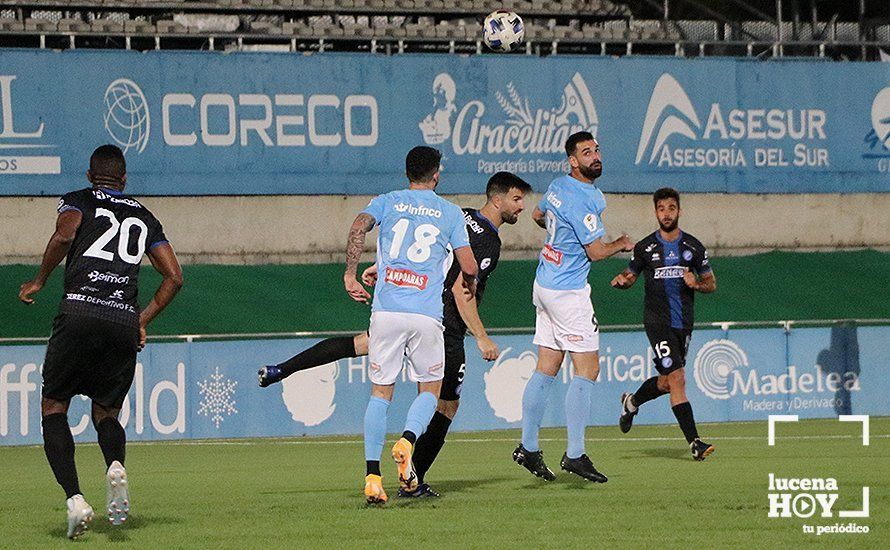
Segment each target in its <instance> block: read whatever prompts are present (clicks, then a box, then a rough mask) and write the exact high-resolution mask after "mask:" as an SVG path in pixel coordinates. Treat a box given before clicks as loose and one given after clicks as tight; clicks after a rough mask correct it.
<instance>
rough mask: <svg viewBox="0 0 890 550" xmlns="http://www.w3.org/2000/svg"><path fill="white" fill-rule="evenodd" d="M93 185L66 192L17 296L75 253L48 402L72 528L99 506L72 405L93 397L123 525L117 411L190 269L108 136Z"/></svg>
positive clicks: (114, 515) (124, 493)
mask: <svg viewBox="0 0 890 550" xmlns="http://www.w3.org/2000/svg"><path fill="white" fill-rule="evenodd" d="M87 178H88V179H89V180H90V183H92V184H93V186H92V187H91V188H88V189H83V190H80V191H75V192H72V193H68V194H67V195H65V196H64V197H62V199H61V200H60V201H59V208H58V210H59V216H58V218H57V219H56V230H55V232H54V233H53V235H52V237H51V238H50V240H49V243H48V244H47V246H46V251H45V252H44V254H43V261H42V262H41V265H40V270H39V271H38V273H37V276H36V277H34V279H32V280H31V281H28V282H26V283H24V284H23V285H22V286H21V289H20V290H19V299H20V300H21V301H22V302H24V303H26V304H30V303H33V302H34V299H33V298H32V295H34V294H36V293H37V292H39V291H40V289H41V288H43V285H44V284H45V283H46V281H47V279H48V278H49V276H50V274H52V272H53V270H54V269H55V268H56V266H57V265H58V264H59V262H61V261H62V258H64V257H66V256H67V261H66V263H65V293H64V296H63V298H62V303H61V305H60V306H59V315H58V316H56V318H55V320H54V321H53V331H52V336H51V337H50V339H49V344H48V345H47V348H46V359H45V360H44V362H43V389H42V400H41V404H40V408H41V413H42V417H43V421H42V426H43V443H44V450H45V451H46V458H47V460H48V461H49V464H50V467H51V468H52V470H53V473H54V474H55V476H56V481H58V482H59V485H61V486H62V489H63V490H64V491H65V494H66V496H67V497H68V501H67V503H66V505H67V509H68V537H69V538H77V537H79V536H80V535H82V534H83V532H84V531H85V530H86V528H87V525H88V523H89V521H90V520H91V519H92V517H93V509H92V507H90V505H89V504H87V502H86V501H85V500H84V498H83V495H82V494H81V493H80V487H79V482H78V479H77V469H76V467H75V465H74V439H72V437H71V429H70V428H69V425H68V405H69V403H70V401H71V398H72V397H74V396H75V395H77V394H80V395H85V396H87V397H89V398H90V399H91V400H92V411H91V413H92V414H91V417H92V419H93V424H94V425H95V427H96V433H97V435H98V440H99V447H100V448H101V449H102V455H103V456H104V457H105V465H106V466H107V467H108V470H107V471H106V482H107V485H108V487H107V488H108V493H107V494H108V501H107V512H108V520H109V521H110V522H111V523H112V524H113V525H120V524H122V523H123V522H124V521H125V520H126V519H127V514H128V513H129V510H130V503H129V493H128V488H127V487H128V485H127V472H126V470H124V456H125V454H126V448H125V447H126V433H125V432H124V429H123V427H122V426H121V424H120V422H119V421H118V414H119V413H120V409H121V406H122V405H123V402H124V399H125V398H126V396H127V392H128V391H129V389H130V384H131V383H132V382H133V375H134V372H135V368H136V353H137V351H138V350H139V349H141V347H142V346H143V345H144V344H145V327H146V326H147V325H148V323H150V322H151V320H152V319H154V317H155V316H156V315H157V314H158V313H160V312H161V310H163V309H164V308H165V307H166V306H167V304H169V303H170V301H171V300H172V299H173V297H174V296H175V295H176V293H177V292H178V291H179V289H180V287H181V286H182V270H181V268H180V267H179V262H178V261H177V259H176V255H175V254H174V253H173V248H172V247H171V246H170V244H169V243H168V242H167V238H166V237H165V236H164V230H163V229H162V228H161V224H160V223H159V222H158V220H157V219H156V218H155V217H154V216H153V215H152V214H151V212H149V211H148V209H146V208H145V207H144V206H143V205H142V204H140V203H139V201H137V200H136V199H134V198H132V197H129V196H127V195H124V193H123V191H124V187H125V186H126V183H127V173H126V161H125V160H124V154H123V152H122V151H121V150H120V149H119V148H118V147H115V146H114V145H103V146H102V147H99V148H98V149H96V150H95V151H94V152H93V154H92V156H91V157H90V169H89V171H88V172H87ZM145 254H148V255H149V256H150V258H151V263H152V265H153V266H154V268H155V269H157V270H158V272H160V273H161V275H162V276H163V281H162V283H161V286H160V287H159V288H158V291H157V292H156V293H155V295H154V296H153V297H152V299H151V301H150V302H149V303H148V305H147V307H146V308H145V309H143V310H142V311H140V310H139V304H138V302H137V294H138V280H139V264H140V263H141V262H142V257H143V256H144V255H145Z"/></svg>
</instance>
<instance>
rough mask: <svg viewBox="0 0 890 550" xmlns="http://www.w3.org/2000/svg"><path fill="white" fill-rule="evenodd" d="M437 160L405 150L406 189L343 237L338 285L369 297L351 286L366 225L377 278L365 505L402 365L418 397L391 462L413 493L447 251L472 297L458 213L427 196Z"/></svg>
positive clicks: (381, 494)
mask: <svg viewBox="0 0 890 550" xmlns="http://www.w3.org/2000/svg"><path fill="white" fill-rule="evenodd" d="M441 158H442V155H441V153H439V151H437V150H436V149H433V148H431V147H415V148H414V149H412V150H411V151H410V152H409V153H408V156H407V159H406V162H405V169H406V175H407V176H408V181H409V187H408V189H405V190H400V191H392V192H390V193H387V194H385V195H380V196H378V197H376V198H374V199H373V200H372V201H371V202H370V204H368V206H367V207H366V208H365V209H364V210H363V211H362V212H361V213H360V214H359V215H358V216H357V217H356V218H355V221H354V222H353V224H352V228H351V229H350V232H349V242H348V245H347V251H346V272H345V274H344V284H345V287H346V291H347V292H348V293H349V295H350V296H351V297H352V298H353V299H354V300H357V301H361V302H366V301H367V299H368V298H369V297H370V295H369V294H368V292H367V291H366V290H365V288H364V287H363V286H362V284H361V283H360V282H359V281H358V280H357V279H356V268H357V266H358V262H359V258H360V257H361V253H362V248H363V247H364V241H365V234H366V233H367V232H368V231H370V230H371V229H372V228H373V227H374V226H379V227H380V233H379V237H378V239H377V273H378V276H377V283H376V285H375V287H374V305H373V307H372V309H371V326H370V329H369V331H368V332H369V334H370V341H369V347H368V360H369V363H370V366H371V371H370V379H371V384H372V387H371V399H370V401H369V402H368V408H367V410H366V412H365V430H364V434H365V460H366V466H367V476H366V477H365V497H366V499H367V501H368V502H369V503H384V502H386V499H387V496H386V492H385V491H384V490H383V484H382V480H381V475H380V455H381V453H382V452H383V443H384V438H385V436H386V416H387V411H388V409H389V404H390V402H391V401H392V396H393V389H394V385H395V381H396V378H397V377H398V375H399V373H400V372H401V370H402V366H403V362H404V363H405V364H406V366H407V369H408V375H409V377H410V378H411V380H412V381H413V382H417V383H418V395H417V397H416V398H415V399H414V402H413V403H412V404H411V408H410V409H409V410H408V418H407V420H406V422H405V430H404V432H403V433H402V437H401V439H399V441H398V442H396V444H395V446H394V447H393V449H392V455H393V458H394V459H395V461H396V464H397V465H398V470H399V484H400V485H401V487H402V489H404V490H405V491H409V492H413V491H415V490H416V489H417V486H418V481H417V475H416V474H415V472H414V466H413V463H412V461H411V455H412V453H413V450H414V443H415V442H416V441H417V438H418V437H420V436H421V435H422V434H423V432H424V431H425V430H426V427H427V426H428V425H429V423H430V419H432V417H433V413H435V411H436V404H437V401H438V398H439V391H440V389H441V387H442V378H443V376H444V365H445V343H444V337H443V333H442V331H443V327H442V288H443V285H444V283H445V274H446V272H447V270H448V267H449V266H448V262H450V261H451V259H452V251H453V252H454V258H455V259H456V260H457V262H458V264H459V265H460V269H461V272H462V277H463V281H464V283H465V287H466V288H467V290H468V293H469V294H470V295H471V296H472V295H474V294H475V289H476V274H477V272H478V266H477V265H476V260H475V258H474V257H473V251H472V250H471V249H470V241H469V239H468V237H467V228H466V224H465V222H464V213H463V211H462V210H461V209H460V208H459V207H458V206H457V205H455V204H452V203H450V202H448V201H446V200H445V199H443V198H441V197H439V196H438V195H436V193H435V191H434V190H435V188H436V186H437V185H438V183H439V161H440V160H441ZM456 299H463V300H466V299H467V298H466V297H464V296H459V297H456Z"/></svg>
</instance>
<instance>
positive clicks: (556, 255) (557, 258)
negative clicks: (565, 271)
mask: <svg viewBox="0 0 890 550" xmlns="http://www.w3.org/2000/svg"><path fill="white" fill-rule="evenodd" d="M541 256H542V257H543V258H544V259H545V260H547V261H548V262H550V263H552V264H556V265H562V252H560V251H559V250H557V249H555V248H553V247H552V246H550V245H549V244H545V245H544V249H543V250H541Z"/></svg>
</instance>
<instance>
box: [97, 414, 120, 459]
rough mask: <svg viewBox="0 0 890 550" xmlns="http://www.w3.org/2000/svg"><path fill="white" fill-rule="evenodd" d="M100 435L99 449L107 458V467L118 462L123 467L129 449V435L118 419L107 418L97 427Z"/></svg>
mask: <svg viewBox="0 0 890 550" xmlns="http://www.w3.org/2000/svg"><path fill="white" fill-rule="evenodd" d="M96 433H98V434H99V447H100V448H101V449H102V455H103V456H104V457H105V467H106V468H107V467H109V466H111V463H112V462H114V461H115V460H117V461H118V462H120V463H121V465H123V463H124V457H125V455H126V452H127V451H126V449H127V433H126V432H125V431H124V428H123V426H121V423H120V422H118V420H117V418H111V417H105V418H103V419H102V421H101V422H99V424H98V425H97V426H96Z"/></svg>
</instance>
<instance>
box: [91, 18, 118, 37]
mask: <svg viewBox="0 0 890 550" xmlns="http://www.w3.org/2000/svg"><path fill="white" fill-rule="evenodd" d="M90 30H91V31H92V32H98V33H109V34H120V33H122V32H124V26H123V24H121V23H118V22H117V21H111V20H108V19H94V20H93V21H92V22H90Z"/></svg>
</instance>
